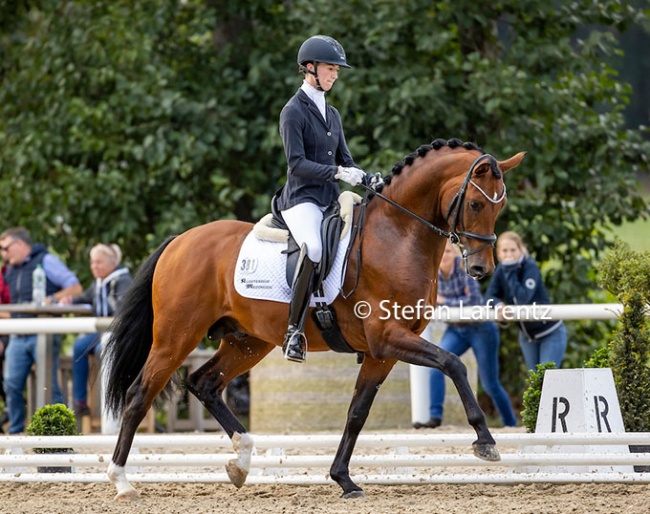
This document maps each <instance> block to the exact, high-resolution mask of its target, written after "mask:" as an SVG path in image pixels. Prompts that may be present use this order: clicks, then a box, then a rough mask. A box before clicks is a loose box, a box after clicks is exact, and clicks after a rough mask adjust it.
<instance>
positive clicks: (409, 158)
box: [378, 138, 501, 192]
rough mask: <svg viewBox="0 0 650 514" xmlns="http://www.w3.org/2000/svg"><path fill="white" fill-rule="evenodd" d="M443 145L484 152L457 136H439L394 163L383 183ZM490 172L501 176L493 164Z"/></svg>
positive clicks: (388, 181)
mask: <svg viewBox="0 0 650 514" xmlns="http://www.w3.org/2000/svg"><path fill="white" fill-rule="evenodd" d="M443 147H449V148H452V149H453V148H458V147H463V148H465V149H466V150H476V151H478V152H480V153H481V154H485V151H484V150H483V149H482V148H481V147H480V146H478V145H477V144H476V143H472V142H468V141H466V142H463V141H462V140H460V139H457V138H453V139H449V140H445V139H440V138H438V139H434V140H433V141H432V142H431V144H428V145H422V146H420V147H419V148H418V149H417V150H416V151H415V152H413V153H411V154H408V155H406V156H405V157H404V158H403V159H402V160H401V161H400V162H398V163H396V164H395V165H394V166H393V168H392V170H391V173H390V174H388V175H386V176H385V177H384V184H385V185H386V186H387V185H389V184H390V183H391V180H392V179H393V177H394V176H395V175H399V174H400V173H401V172H402V170H403V169H404V168H405V167H406V166H411V165H412V164H413V161H415V159H417V158H418V157H424V156H425V155H427V154H428V153H429V152H430V151H432V150H440V149H441V148H443ZM492 173H493V174H494V175H495V177H497V178H500V177H501V171H500V170H499V168H497V167H494V166H493V167H492ZM382 189H383V188H382ZM378 191H379V192H381V189H379V190H378Z"/></svg>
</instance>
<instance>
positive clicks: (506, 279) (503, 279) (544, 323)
mask: <svg viewBox="0 0 650 514" xmlns="http://www.w3.org/2000/svg"><path fill="white" fill-rule="evenodd" d="M497 259H498V260H499V265H498V266H497V269H496V270H495V272H494V276H493V277H492V280H491V281H490V285H489V287H488V290H487V292H486V294H485V298H486V301H487V302H488V304H489V305H492V306H494V307H495V308H496V309H497V317H500V318H501V319H503V318H502V314H501V309H502V307H503V304H504V303H508V304H515V305H532V304H536V305H545V304H550V303H551V301H550V300H549V296H548V292H547V291H546V287H545V286H544V282H543V281H542V274H541V272H540V270H539V266H538V265H537V263H536V262H535V260H534V259H533V258H532V257H531V256H530V255H529V253H528V250H527V249H526V246H525V245H524V242H523V240H522V239H521V236H520V235H519V234H517V233H516V232H504V233H503V234H501V235H500V236H499V239H498V240H497ZM518 328H519V347H520V348H521V352H522V353H523V355H524V361H525V362H526V366H527V367H528V369H529V370H534V369H536V366H537V364H543V363H545V362H554V363H555V366H556V367H558V368H559V367H560V365H561V364H562V359H563V358H564V352H565V350H566V345H567V335H566V327H565V326H564V323H563V322H562V321H561V320H558V321H553V320H549V319H540V320H535V321H525V322H524V321H520V322H518Z"/></svg>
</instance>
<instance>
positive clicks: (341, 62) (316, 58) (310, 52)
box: [298, 36, 351, 68]
mask: <svg viewBox="0 0 650 514" xmlns="http://www.w3.org/2000/svg"><path fill="white" fill-rule="evenodd" d="M308 62H323V63H326V64H336V65H338V66H341V67H342V68H351V66H350V65H349V64H348V63H347V62H346V61H345V50H343V47H342V46H341V44H340V43H339V42H338V41H337V40H336V39H334V38H333V37H329V36H312V37H310V38H309V39H307V40H306V41H305V42H304V43H303V44H302V45H300V50H298V65H299V66H301V67H302V66H304V65H305V64H307V63H308Z"/></svg>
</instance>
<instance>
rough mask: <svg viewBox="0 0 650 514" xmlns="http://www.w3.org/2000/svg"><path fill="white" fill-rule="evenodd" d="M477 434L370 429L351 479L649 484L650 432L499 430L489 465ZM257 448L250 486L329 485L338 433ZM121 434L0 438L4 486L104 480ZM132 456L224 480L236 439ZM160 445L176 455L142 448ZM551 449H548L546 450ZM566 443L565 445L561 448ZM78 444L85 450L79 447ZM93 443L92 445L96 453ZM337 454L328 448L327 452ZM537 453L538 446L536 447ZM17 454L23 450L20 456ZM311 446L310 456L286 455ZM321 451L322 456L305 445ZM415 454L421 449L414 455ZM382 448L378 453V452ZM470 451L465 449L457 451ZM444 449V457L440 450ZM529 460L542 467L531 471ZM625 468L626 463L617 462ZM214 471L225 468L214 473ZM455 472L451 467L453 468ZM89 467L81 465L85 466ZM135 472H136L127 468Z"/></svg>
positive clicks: (164, 474) (168, 472)
mask: <svg viewBox="0 0 650 514" xmlns="http://www.w3.org/2000/svg"><path fill="white" fill-rule="evenodd" d="M474 437H475V436H473V435H471V434H430V435H424V434H378V435H374V434H364V435H361V436H360V437H359V441H358V445H357V446H358V448H359V449H363V448H365V449H369V450H370V452H368V453H367V454H364V455H355V456H353V458H352V460H351V465H352V467H353V469H354V470H356V469H359V468H361V470H362V471H363V472H362V473H360V474H357V475H355V476H354V479H355V481H358V482H359V483H364V484H392V485H397V484H433V483H510V484H513V483H536V482H544V483H593V482H599V483H600V482H618V483H620V482H626V483H632V482H635V483H637V482H640V483H650V473H645V472H642V473H635V472H633V471H632V470H633V467H632V466H635V465H648V464H650V453H634V454H631V453H628V450H627V447H628V445H630V444H641V445H648V444H650V433H620V434H613V433H600V434H594V433H581V434H577V433H573V434H557V433H556V434H520V433H517V434H513V433H505V434H504V433H497V434H495V439H496V441H497V444H498V445H499V447H500V448H501V451H502V460H501V461H500V462H486V461H482V460H480V459H478V458H477V457H475V456H473V455H471V454H470V453H468V452H469V448H471V441H472V440H473V439H474ZM254 440H255V443H256V447H257V449H258V450H263V449H266V452H265V454H258V453H255V454H254V455H253V457H252V460H251V473H250V475H249V478H248V480H247V482H248V483H250V484H268V483H283V484H303V485H306V484H326V483H331V482H332V481H331V479H330V478H329V477H328V476H327V475H328V474H327V470H328V469H329V466H330V465H331V463H332V460H333V451H334V448H335V447H336V446H337V445H338V443H339V440H340V436H335V435H287V436H278V435H257V436H254ZM115 442H116V437H115V436H83V437H79V436H61V437H29V436H24V437H15V436H9V437H7V436H5V437H0V448H2V447H4V448H6V452H11V453H9V454H7V453H6V454H5V455H2V456H0V466H2V467H3V468H4V472H2V473H0V482H35V481H51V482H62V481H63V482H106V481H107V477H106V474H105V469H106V467H107V466H108V463H109V461H110V455H108V454H104V453H100V452H99V451H100V450H103V449H105V448H112V447H113V445H114V444H115ZM43 446H45V447H50V448H54V447H71V448H75V450H76V451H77V453H74V454H23V453H22V452H23V450H28V449H30V448H38V447H43ZM134 448H137V449H140V450H142V451H138V450H136V451H134V452H133V453H132V455H131V456H130V458H129V463H128V467H127V474H128V475H129V480H131V481H133V482H196V483H201V482H203V483H212V482H218V483H228V482H229V479H228V477H227V475H226V473H225V472H223V471H222V469H223V466H224V465H225V464H226V463H227V462H228V461H229V460H230V459H231V458H233V457H234V454H233V453H232V444H231V442H230V440H229V439H228V438H227V437H226V436H224V435H207V434H203V435H191V436H189V435H151V436H148V435H138V436H136V437H135V440H134ZM162 448H165V449H168V450H169V449H174V450H175V452H165V453H164V454H159V453H144V452H143V451H145V450H146V451H152V450H154V449H155V451H158V450H160V449H162ZM205 448H210V449H212V448H214V449H215V452H216V451H218V450H224V449H225V450H226V453H192V452H191V450H193V449H203V450H205ZM545 448H548V449H549V450H547V451H545V450H544V449H545ZM558 448H560V450H558ZM81 449H88V450H89V451H88V452H86V453H81V452H80V450H81ZM91 449H92V450H91ZM323 449H325V450H331V451H330V452H326V453H323V452H322V450H323ZM540 449H541V450H540ZM17 450H18V454H16V453H15V452H16V451H17ZM297 450H307V454H304V455H303V454H300V455H287V452H296V451H297ZM310 450H311V451H314V450H320V453H318V454H310V453H308V452H309V451H310ZM413 450H415V453H412V451H413ZM373 451H374V452H383V453H372V452H373ZM462 451H465V452H467V453H460V452H462ZM441 452H443V453H441ZM37 466H50V467H51V466H68V467H69V466H74V469H73V470H72V472H71V473H54V474H53V473H39V472H34V468H36V467H37ZM531 466H538V467H539V468H538V469H535V470H534V471H531V469H530V467H531ZM577 466H592V467H593V466H601V467H600V468H593V469H591V470H589V471H584V472H583V471H574V472H571V471H567V467H568V468H569V469H578V468H577ZM621 466H622V467H623V468H621ZM206 468H207V469H214V470H215V471H217V470H218V471H220V472H209V471H206ZM450 469H451V470H453V471H452V472H450ZM82 470H84V471H82ZM129 471H130V472H129Z"/></svg>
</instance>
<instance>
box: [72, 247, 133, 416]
mask: <svg viewBox="0 0 650 514" xmlns="http://www.w3.org/2000/svg"><path fill="white" fill-rule="evenodd" d="M121 261H122V250H121V249H120V247H119V246H118V245H116V244H112V245H105V244H98V245H95V246H93V247H92V248H91V250H90V271H91V272H92V274H93V277H95V281H94V282H93V283H92V284H91V285H90V287H88V289H86V290H85V291H84V292H83V293H82V294H80V295H79V296H64V297H62V298H61V299H60V300H59V303H62V304H71V303H73V304H79V303H88V304H91V305H92V306H93V312H94V314H95V316H113V315H114V314H115V312H116V310H117V309H118V307H119V306H120V302H121V301H122V297H123V296H124V293H125V292H126V290H127V289H128V287H129V284H130V283H131V274H130V272H129V270H128V269H127V268H125V267H123V266H120V262H121ZM100 338H101V334H98V333H94V334H84V335H82V336H80V337H79V338H77V340H76V341H75V342H74V349H73V359H72V396H73V406H74V412H75V415H76V417H77V420H79V419H80V418H81V416H86V415H88V414H90V410H89V409H88V403H87V402H88V373H89V370H90V368H89V362H88V356H89V354H91V353H94V354H95V356H97V355H98V350H99V349H100V344H99V342H100Z"/></svg>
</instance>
